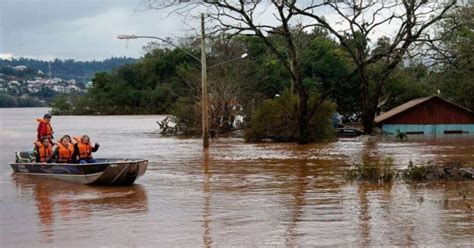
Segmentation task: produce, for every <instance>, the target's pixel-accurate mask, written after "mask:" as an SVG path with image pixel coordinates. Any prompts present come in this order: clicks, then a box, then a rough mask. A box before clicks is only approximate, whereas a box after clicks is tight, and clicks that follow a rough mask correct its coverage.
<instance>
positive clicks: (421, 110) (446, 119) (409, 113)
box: [375, 96, 474, 134]
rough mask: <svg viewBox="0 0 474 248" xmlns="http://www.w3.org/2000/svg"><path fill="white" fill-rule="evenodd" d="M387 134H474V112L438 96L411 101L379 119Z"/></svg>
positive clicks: (378, 121) (377, 119)
mask: <svg viewBox="0 0 474 248" xmlns="http://www.w3.org/2000/svg"><path fill="white" fill-rule="evenodd" d="M375 123H376V124H377V125H378V126H379V127H380V128H381V129H382V132H383V133H386V134H397V133H398V132H401V133H406V134H449V133H471V134H473V133H474V112H472V111H471V110H469V109H466V108H463V107H461V106H459V105H456V104H454V103H451V102H448V101H446V100H444V99H443V98H441V97H438V96H430V97H423V98H418V99H414V100H411V101H409V102H407V103H404V104H402V105H400V106H398V107H396V108H394V109H391V110H390V111H387V112H385V113H383V114H381V115H379V116H377V117H375Z"/></svg>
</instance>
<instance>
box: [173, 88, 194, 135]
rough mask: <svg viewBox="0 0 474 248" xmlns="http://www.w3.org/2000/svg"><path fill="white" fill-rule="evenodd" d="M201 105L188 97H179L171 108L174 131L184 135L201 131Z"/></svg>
mask: <svg viewBox="0 0 474 248" xmlns="http://www.w3.org/2000/svg"><path fill="white" fill-rule="evenodd" d="M200 107H201V105H200V104H199V102H196V101H195V100H193V99H192V98H190V97H180V98H179V99H178V100H177V101H176V103H175V104H174V105H173V107H172V108H171V115H172V121H173V122H174V123H175V124H176V128H175V131H176V133H179V134H184V135H197V134H200V133H201V109H200Z"/></svg>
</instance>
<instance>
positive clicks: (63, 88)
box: [53, 85, 66, 93]
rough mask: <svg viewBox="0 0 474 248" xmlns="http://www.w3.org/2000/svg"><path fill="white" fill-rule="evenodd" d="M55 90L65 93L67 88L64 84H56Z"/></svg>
mask: <svg viewBox="0 0 474 248" xmlns="http://www.w3.org/2000/svg"><path fill="white" fill-rule="evenodd" d="M53 90H54V91H56V92H61V93H65V91H66V88H65V87H64V86H62V85H54V86H53Z"/></svg>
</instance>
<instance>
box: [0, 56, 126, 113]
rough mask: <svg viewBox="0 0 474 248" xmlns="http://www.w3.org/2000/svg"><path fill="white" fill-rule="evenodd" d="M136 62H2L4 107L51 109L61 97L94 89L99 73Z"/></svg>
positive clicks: (0, 91)
mask: <svg viewBox="0 0 474 248" xmlns="http://www.w3.org/2000/svg"><path fill="white" fill-rule="evenodd" d="M133 61H135V59H132V58H111V59H108V60H104V61H90V62H82V61H74V60H65V61H63V60H54V61H51V62H48V61H40V60H34V59H26V58H19V59H11V60H0V107H34V106H47V105H49V104H50V103H51V101H52V100H53V99H54V97H56V96H58V95H61V94H68V95H82V94H84V93H86V92H87V89H88V88H90V87H91V86H92V81H91V80H92V77H93V76H94V75H95V73H97V72H108V71H112V69H114V68H116V67H118V66H121V65H124V64H127V63H131V62H133Z"/></svg>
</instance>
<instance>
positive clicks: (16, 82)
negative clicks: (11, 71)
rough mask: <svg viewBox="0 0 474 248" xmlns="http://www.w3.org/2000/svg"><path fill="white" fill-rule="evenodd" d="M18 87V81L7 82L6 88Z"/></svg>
mask: <svg viewBox="0 0 474 248" xmlns="http://www.w3.org/2000/svg"><path fill="white" fill-rule="evenodd" d="M18 86H20V83H19V82H18V81H15V80H12V81H10V82H8V87H10V88H12V87H18Z"/></svg>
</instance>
